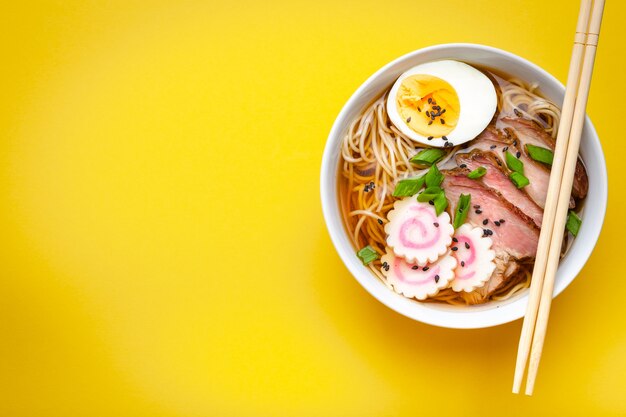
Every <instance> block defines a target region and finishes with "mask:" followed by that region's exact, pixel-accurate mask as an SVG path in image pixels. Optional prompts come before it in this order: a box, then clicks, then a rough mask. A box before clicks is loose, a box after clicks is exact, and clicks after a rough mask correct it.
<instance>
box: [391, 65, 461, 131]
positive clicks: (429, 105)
mask: <svg viewBox="0 0 626 417" xmlns="http://www.w3.org/2000/svg"><path fill="white" fill-rule="evenodd" d="M396 105H397V108H398V114H400V116H401V117H402V119H403V120H404V121H405V122H406V124H407V125H408V126H409V127H410V128H411V129H412V130H413V131H415V132H417V133H419V134H420V135H422V136H426V137H431V136H432V137H434V138H440V137H442V136H445V135H447V134H449V133H450V132H452V131H453V130H454V128H455V127H456V124H457V122H458V121H459V114H460V112H461V108H460V104H459V97H458V96H457V94H456V91H455V90H454V88H452V86H451V85H450V84H448V82H446V81H445V80H442V79H441V78H438V77H434V76H432V75H424V74H415V75H411V76H409V77H406V78H405V79H404V80H402V84H400V88H399V89H398V93H397V95H396Z"/></svg>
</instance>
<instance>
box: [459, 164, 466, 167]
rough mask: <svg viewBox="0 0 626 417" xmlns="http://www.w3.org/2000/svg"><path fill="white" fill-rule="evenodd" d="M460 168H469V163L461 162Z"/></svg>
mask: <svg viewBox="0 0 626 417" xmlns="http://www.w3.org/2000/svg"><path fill="white" fill-rule="evenodd" d="M459 168H467V165H465V164H461V165H459Z"/></svg>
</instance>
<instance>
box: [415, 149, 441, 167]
mask: <svg viewBox="0 0 626 417" xmlns="http://www.w3.org/2000/svg"><path fill="white" fill-rule="evenodd" d="M445 154H446V153H445V152H444V151H443V150H442V149H439V148H428V149H424V150H422V151H420V152H418V154H417V155H415V156H414V157H413V158H411V162H413V163H414V164H417V165H428V166H430V165H432V164H434V163H435V162H437V161H439V160H440V159H441V158H443V157H444V155H445Z"/></svg>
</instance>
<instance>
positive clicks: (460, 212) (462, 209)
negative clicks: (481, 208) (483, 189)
mask: <svg viewBox="0 0 626 417" xmlns="http://www.w3.org/2000/svg"><path fill="white" fill-rule="evenodd" d="M471 199H472V195H471V194H461V196H460V197H459V203H458V204H457V206H456V213H455V215H454V222H453V226H454V228H455V229H458V228H459V227H460V226H461V225H462V224H463V223H465V219H467V212H468V211H469V207H470V201H471Z"/></svg>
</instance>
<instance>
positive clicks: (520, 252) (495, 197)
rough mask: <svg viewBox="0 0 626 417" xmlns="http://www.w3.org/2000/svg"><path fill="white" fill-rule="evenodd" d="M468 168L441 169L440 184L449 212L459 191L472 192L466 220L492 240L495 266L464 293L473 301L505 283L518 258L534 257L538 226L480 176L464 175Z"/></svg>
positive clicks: (516, 265) (461, 192)
mask: <svg viewBox="0 0 626 417" xmlns="http://www.w3.org/2000/svg"><path fill="white" fill-rule="evenodd" d="M469 172H470V171H469V170H468V169H462V168H456V169H452V170H447V171H442V173H443V174H444V181H443V183H442V188H443V189H444V190H445V192H446V197H447V198H448V200H449V201H450V209H451V211H452V212H454V210H455V209H456V206H457V204H458V200H459V197H460V195H461V194H470V195H471V196H472V197H471V203H470V205H471V209H470V211H469V213H468V215H467V221H469V222H471V223H472V224H474V225H476V226H479V227H482V228H483V230H484V233H485V235H487V236H489V237H491V239H492V240H493V246H492V249H493V250H494V251H495V252H496V270H495V271H494V273H493V274H492V276H491V278H490V279H489V281H487V283H486V284H485V286H484V287H482V288H479V289H477V290H475V291H474V292H472V293H466V294H463V297H464V298H465V299H466V301H468V302H469V303H473V304H475V303H479V302H483V301H486V300H487V299H488V298H489V296H490V295H491V294H493V293H494V292H496V291H497V290H498V289H500V288H502V287H503V286H504V285H506V284H507V283H508V282H509V279H510V278H511V277H513V276H514V275H515V274H516V272H517V270H518V268H519V261H521V260H529V259H533V258H534V257H535V255H536V252H537V242H538V240H539V227H538V226H537V225H536V224H535V222H534V221H533V219H532V218H531V217H529V216H528V215H527V214H525V213H524V212H522V211H521V210H520V209H519V208H518V207H516V206H515V205H513V204H512V203H511V202H510V201H508V200H507V199H506V198H504V197H503V195H502V194H501V193H499V192H498V191H496V190H494V189H492V188H490V187H488V186H487V185H485V184H484V183H483V182H482V181H480V180H472V179H469V178H467V174H468V173H469Z"/></svg>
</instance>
